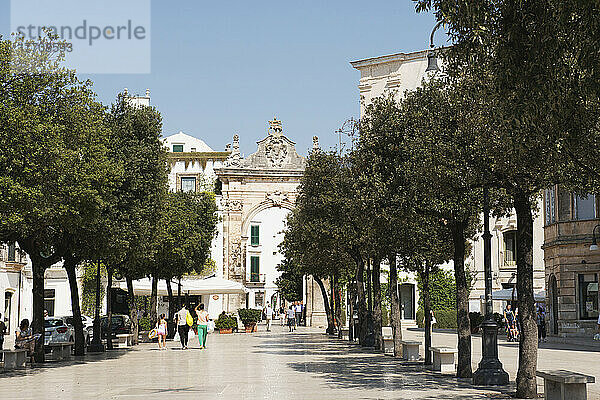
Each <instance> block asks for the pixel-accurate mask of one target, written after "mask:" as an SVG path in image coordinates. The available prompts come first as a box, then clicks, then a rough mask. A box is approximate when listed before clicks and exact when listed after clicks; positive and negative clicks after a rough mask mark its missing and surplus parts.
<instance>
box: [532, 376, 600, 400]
mask: <svg viewBox="0 0 600 400" xmlns="http://www.w3.org/2000/svg"><path fill="white" fill-rule="evenodd" d="M536 375H537V376H539V377H540V378H544V398H545V399H546V400H587V387H586V385H587V384H588V383H594V382H595V381H596V379H595V378H594V377H593V376H589V375H583V374H578V373H577V372H571V371H565V370H562V369H561V370H556V371H537V372H536Z"/></svg>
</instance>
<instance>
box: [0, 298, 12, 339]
mask: <svg viewBox="0 0 600 400" xmlns="http://www.w3.org/2000/svg"><path fill="white" fill-rule="evenodd" d="M11 310H12V292H4V313H3V314H2V316H3V318H4V323H5V324H6V330H7V332H10V319H11V316H12V312H11Z"/></svg>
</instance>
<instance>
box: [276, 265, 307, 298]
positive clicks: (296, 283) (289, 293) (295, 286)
mask: <svg viewBox="0 0 600 400" xmlns="http://www.w3.org/2000/svg"><path fill="white" fill-rule="evenodd" d="M277 270H278V271H280V272H281V275H280V276H279V277H278V278H277V279H276V280H275V285H277V289H278V290H279V294H280V295H281V296H282V297H283V299H284V300H286V301H298V300H302V281H303V279H304V274H303V273H302V271H301V270H300V268H298V267H297V266H295V265H294V264H293V262H292V260H290V259H283V261H282V262H281V264H279V265H278V266H277Z"/></svg>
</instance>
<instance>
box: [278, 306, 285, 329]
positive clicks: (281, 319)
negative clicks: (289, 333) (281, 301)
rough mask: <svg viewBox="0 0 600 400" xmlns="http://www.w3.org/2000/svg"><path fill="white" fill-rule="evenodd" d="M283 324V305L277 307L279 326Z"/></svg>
mask: <svg viewBox="0 0 600 400" xmlns="http://www.w3.org/2000/svg"><path fill="white" fill-rule="evenodd" d="M284 323H285V308H284V307H283V305H282V306H281V307H279V325H281V326H283V324H284Z"/></svg>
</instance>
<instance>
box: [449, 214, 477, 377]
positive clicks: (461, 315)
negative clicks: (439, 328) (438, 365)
mask: <svg viewBox="0 0 600 400" xmlns="http://www.w3.org/2000/svg"><path fill="white" fill-rule="evenodd" d="M451 231H452V242H453V245H454V277H455V280H456V319H457V326H458V329H457V335H458V366H457V368H456V376H457V377H458V378H472V377H473V369H472V366H471V321H470V319H469V287H468V284H467V276H466V274H465V231H464V225H463V224H461V223H457V224H454V225H452V226H451Z"/></svg>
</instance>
